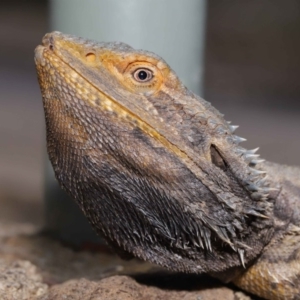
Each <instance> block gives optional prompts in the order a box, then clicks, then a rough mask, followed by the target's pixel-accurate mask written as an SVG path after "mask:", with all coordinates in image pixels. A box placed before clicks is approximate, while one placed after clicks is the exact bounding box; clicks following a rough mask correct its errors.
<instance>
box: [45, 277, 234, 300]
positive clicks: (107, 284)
mask: <svg viewBox="0 0 300 300" xmlns="http://www.w3.org/2000/svg"><path fill="white" fill-rule="evenodd" d="M59 299H65V300H82V299H89V300H103V299H105V300H137V299H139V300H165V299H172V300H204V299H206V300H213V299H216V300H219V299H226V300H235V299H236V298H235V294H234V292H233V291H231V290H229V289H228V288H224V287H221V288H216V289H213V290H201V291H170V290H163V289H159V288H157V287H151V286H145V285H142V284H139V283H137V282H136V281H135V280H134V279H132V278H130V277H128V276H113V277H109V278H105V279H102V280H101V281H100V282H93V281H88V280H86V279H80V280H71V281H68V282H65V283H63V284H60V285H56V286H53V287H52V288H51V289H50V291H49V293H48V295H47V296H45V297H42V298H41V300H59Z"/></svg>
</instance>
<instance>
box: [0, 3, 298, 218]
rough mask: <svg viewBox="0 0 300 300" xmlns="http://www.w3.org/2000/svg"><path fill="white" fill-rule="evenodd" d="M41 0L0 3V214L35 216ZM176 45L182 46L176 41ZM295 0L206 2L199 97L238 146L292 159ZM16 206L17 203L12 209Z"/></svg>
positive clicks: (41, 153) (40, 155)
mask: <svg viewBox="0 0 300 300" xmlns="http://www.w3.org/2000/svg"><path fill="white" fill-rule="evenodd" d="M47 26H48V19H47V2H46V1H42V0H37V1H33V0H32V1H25V0H23V1H21V0H20V1H16V0H15V1H4V0H2V1H1V4H0V45H1V47H0V103H1V107H0V201H1V202H0V203H1V209H0V219H1V221H2V222H4V221H9V220H11V218H12V217H17V218H18V219H19V220H20V221H21V222H27V221H28V222H31V221H35V222H39V223H41V222H42V220H43V210H42V206H41V205H40V203H41V202H42V199H43V180H44V177H43V169H44V165H45V152H46V151H45V129H44V120H43V110H42V103H41V96H40V92H39V89H38V84H37V81H36V74H35V69H34V63H33V49H34V47H35V46H36V45H37V44H39V43H40V40H41V37H42V36H43V34H44V33H45V32H47V30H48V28H47ZM183 46H184V47H186V46H188V45H183ZM299 53H300V2H299V1H298V0H288V1H282V0H272V1H268V0H264V1H261V0H249V1H246V0H231V1H216V0H210V1H209V7H208V16H207V46H206V59H205V63H206V74H205V95H204V97H205V99H207V100H209V101H211V102H212V103H213V105H214V106H216V107H217V108H218V109H219V110H220V111H221V112H223V113H225V117H226V119H227V120H232V121H233V124H238V125H240V129H239V130H238V132H237V133H238V134H240V135H241V136H243V137H246V138H247V139H248V142H246V143H245V146H246V147H249V148H254V147H257V146H260V148H261V150H260V153H261V154H262V156H263V157H264V158H267V159H269V160H272V161H277V162H280V163H286V164H296V165H297V164H298V165H299V164H300V160H299V153H300V141H299V130H300V85H299V78H300V59H299ZM16 208H18V209H16Z"/></svg>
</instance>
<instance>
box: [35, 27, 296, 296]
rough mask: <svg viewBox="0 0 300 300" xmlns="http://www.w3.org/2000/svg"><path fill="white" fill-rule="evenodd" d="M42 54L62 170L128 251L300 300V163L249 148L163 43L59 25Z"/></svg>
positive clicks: (53, 143)
mask: <svg viewBox="0 0 300 300" xmlns="http://www.w3.org/2000/svg"><path fill="white" fill-rule="evenodd" d="M35 61H36V65H37V72H38V78H39V83H40V87H41V91H42V96H43V103H44V111H45V118H46V128H47V148H48V154H49V158H50V161H51V163H52V165H53V168H54V171H55V175H56V178H57V179H58V181H59V183H60V185H61V186H62V187H63V188H64V189H65V190H66V191H67V192H68V193H69V194H70V195H71V196H72V197H73V199H74V200H75V201H76V202H77V203H78V205H79V206H80V208H81V209H82V211H83V212H84V214H85V215H86V216H87V218H88V219H89V221H90V222H91V224H92V225H93V227H94V228H95V229H96V231H97V232H99V233H101V234H102V235H103V236H104V237H105V238H106V240H107V241H108V243H109V244H110V245H111V246H113V248H115V249H116V251H117V252H119V253H120V254H122V255H125V256H128V255H133V256H136V257H138V258H141V259H143V260H149V261H151V262H153V263H156V264H159V265H161V266H163V267H166V268H169V269H171V270H174V271H183V272H191V273H204V272H205V273H209V274H211V275H213V276H216V277H219V278H221V279H223V280H224V281H233V282H235V284H236V285H238V286H240V287H241V288H243V289H245V290H247V291H250V292H252V293H254V294H256V295H259V296H262V297H265V298H267V299H300V298H299V297H300V296H299V294H300V288H299V286H300V284H299V280H300V279H299V278H300V260H299V256H300V252H299V251H300V250H299V246H300V241H299V236H300V233H299V230H300V229H299V226H300V211H299V210H300V201H299V192H300V183H299V182H300V176H299V174H300V171H299V169H297V168H288V167H282V166H278V165H276V164H271V163H264V162H262V161H261V160H259V159H258V155H256V154H255V150H246V149H244V148H242V147H241V146H240V143H241V142H242V141H243V140H244V139H242V138H240V137H238V136H236V135H234V131H235V129H236V127H235V126H232V125H230V124H228V123H227V122H226V121H225V120H224V118H223V115H222V114H220V113H219V112H218V111H217V110H216V109H215V108H213V107H212V106H211V105H210V104H209V103H208V102H206V101H205V100H203V99H201V98H200V97H198V96H196V95H194V94H193V93H192V92H190V91H189V90H187V89H186V88H185V87H184V86H183V85H182V83H181V82H180V80H179V79H178V78H177V76H176V74H175V73H174V72H173V71H172V70H171V69H170V67H169V66H168V65H167V64H166V63H165V62H164V61H163V60H162V59H161V58H160V57H158V56H157V55H155V54H153V53H150V52H147V51H141V50H135V49H133V48H131V47H130V46H128V45H125V44H123V43H96V42H94V41H91V40H85V39H82V38H77V37H74V36H70V35H65V34H62V33H59V32H53V33H50V34H47V35H46V36H45V37H44V39H43V45H41V46H38V47H37V48H36V52H35ZM270 273H272V274H270Z"/></svg>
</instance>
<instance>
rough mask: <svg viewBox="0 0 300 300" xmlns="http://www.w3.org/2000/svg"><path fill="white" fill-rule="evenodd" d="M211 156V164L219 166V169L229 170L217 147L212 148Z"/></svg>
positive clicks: (212, 146)
mask: <svg viewBox="0 0 300 300" xmlns="http://www.w3.org/2000/svg"><path fill="white" fill-rule="evenodd" d="M210 156H211V162H212V163H213V164H214V165H215V166H217V167H218V168H220V169H222V170H223V171H225V170H226V169H227V164H226V162H225V160H224V159H223V158H222V156H221V154H220V152H219V151H218V149H217V147H216V146H215V145H211V146H210Z"/></svg>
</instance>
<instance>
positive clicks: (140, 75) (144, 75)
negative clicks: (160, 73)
mask: <svg viewBox="0 0 300 300" xmlns="http://www.w3.org/2000/svg"><path fill="white" fill-rule="evenodd" d="M147 77H148V74H147V72H145V71H139V72H138V78H139V79H140V80H145V79H147Z"/></svg>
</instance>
